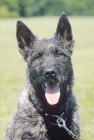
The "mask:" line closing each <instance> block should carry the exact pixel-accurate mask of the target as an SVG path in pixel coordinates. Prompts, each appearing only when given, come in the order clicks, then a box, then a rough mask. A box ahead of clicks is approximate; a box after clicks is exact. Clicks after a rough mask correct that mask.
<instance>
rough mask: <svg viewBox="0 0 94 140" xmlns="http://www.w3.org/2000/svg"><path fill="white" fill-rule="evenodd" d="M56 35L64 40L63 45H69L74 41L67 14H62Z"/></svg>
mask: <svg viewBox="0 0 94 140" xmlns="http://www.w3.org/2000/svg"><path fill="white" fill-rule="evenodd" d="M56 35H59V36H60V37H61V38H62V41H63V43H65V44H69V42H70V41H71V40H72V31H71V25H70V23H69V20H68V18H67V16H66V14H65V12H63V13H62V14H61V17H60V19H59V22H58V25H57V30H56Z"/></svg>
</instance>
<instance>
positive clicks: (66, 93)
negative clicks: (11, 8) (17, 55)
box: [4, 13, 80, 140]
mask: <svg viewBox="0 0 94 140" xmlns="http://www.w3.org/2000/svg"><path fill="white" fill-rule="evenodd" d="M17 40H18V46H19V51H20V52H21V54H22V55H23V57H24V59H25V61H26V62H27V80H26V86H25V87H24V88H23V90H22V92H21V94H20V96H19V100H18V105H17V109H16V111H15V113H14V116H13V119H12V121H11V122H10V123H9V126H8V129H7V133H6V135H5V137H4V140H73V138H72V137H71V136H70V135H69V134H68V133H67V132H66V130H65V129H64V128H60V127H58V126H57V125H54V123H55V122H56V120H55V117H54V116H53V115H57V116H60V115H61V114H62V113H64V115H63V117H64V118H63V119H65V122H66V126H67V128H68V129H69V130H71V131H72V132H73V133H74V134H75V135H76V136H78V137H79V136H80V128H79V116H78V106H77V103H76V100H75V97H74V95H73V93H72V86H73V69H72V63H71V54H72V51H73V45H74V41H73V37H72V31H71V26H70V23H69V21H68V18H67V16H66V14H65V13H62V15H61V17H60V20H59V23H58V26H57V30H56V33H55V35H54V37H53V38H51V39H43V40H38V39H37V38H36V37H35V36H34V35H33V33H32V32H31V31H30V30H29V29H28V28H27V26H26V25H25V24H23V23H22V22H20V21H18V23H17ZM48 72H49V73H48ZM49 75H50V76H51V77H50V76H49ZM51 82H54V83H55V84H56V83H58V85H59V88H60V98H59V101H58V103H56V104H54V105H50V104H49V103H48V102H47V100H46V98H45V89H44V88H45V86H44V84H45V83H51ZM52 84H53V83H52ZM43 86H44V88H43ZM53 86H54V84H53ZM53 122H54V123H53Z"/></svg>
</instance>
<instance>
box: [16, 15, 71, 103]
mask: <svg viewBox="0 0 94 140" xmlns="http://www.w3.org/2000/svg"><path fill="white" fill-rule="evenodd" d="M17 40H18V46H19V50H20V52H21V54H22V55H23V57H24V59H25V60H26V61H27V63H28V77H29V79H30V83H31V84H33V86H34V88H35V90H36V91H37V92H38V93H39V94H41V96H43V97H44V98H45V99H46V101H47V103H48V104H50V105H55V104H57V103H58V101H59V99H60V96H63V93H62V92H63V91H64V90H65V89H66V86H67V85H66V83H69V81H70V78H71V75H72V73H73V72H72V67H71V58H70V57H71V54H72V47H73V39H72V32H71V26H70V23H69V21H68V18H67V16H66V14H65V13H62V15H61V17H60V20H59V23H58V26H57V30H56V33H55V35H54V37H53V38H51V39H43V40H38V39H37V38H36V37H35V36H34V35H33V33H32V32H31V31H30V30H29V29H28V27H27V26H26V25H25V24H23V23H22V22H20V21H18V23H17Z"/></svg>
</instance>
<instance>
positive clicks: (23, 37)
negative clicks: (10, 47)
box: [16, 21, 35, 59]
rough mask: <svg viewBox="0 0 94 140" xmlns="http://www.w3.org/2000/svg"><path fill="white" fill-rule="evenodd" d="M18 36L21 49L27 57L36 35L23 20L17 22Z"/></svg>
mask: <svg viewBox="0 0 94 140" xmlns="http://www.w3.org/2000/svg"><path fill="white" fill-rule="evenodd" d="M16 36H17V41H18V46H19V50H20V52H21V53H22V55H23V56H24V58H25V59H26V57H27V56H28V52H29V50H30V48H31V47H32V45H33V43H34V41H35V36H34V35H33V33H32V32H31V31H30V29H29V28H28V27H27V26H26V25H25V24H24V23H23V22H21V21H18V22H17V31H16Z"/></svg>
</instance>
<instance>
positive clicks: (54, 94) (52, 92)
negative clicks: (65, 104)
mask: <svg viewBox="0 0 94 140" xmlns="http://www.w3.org/2000/svg"><path fill="white" fill-rule="evenodd" d="M45 97H46V100H47V102H48V103H49V104H50V105H54V104H57V103H58V100H59V97H60V89H59V86H58V85H57V84H56V83H47V84H46V92H45Z"/></svg>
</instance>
